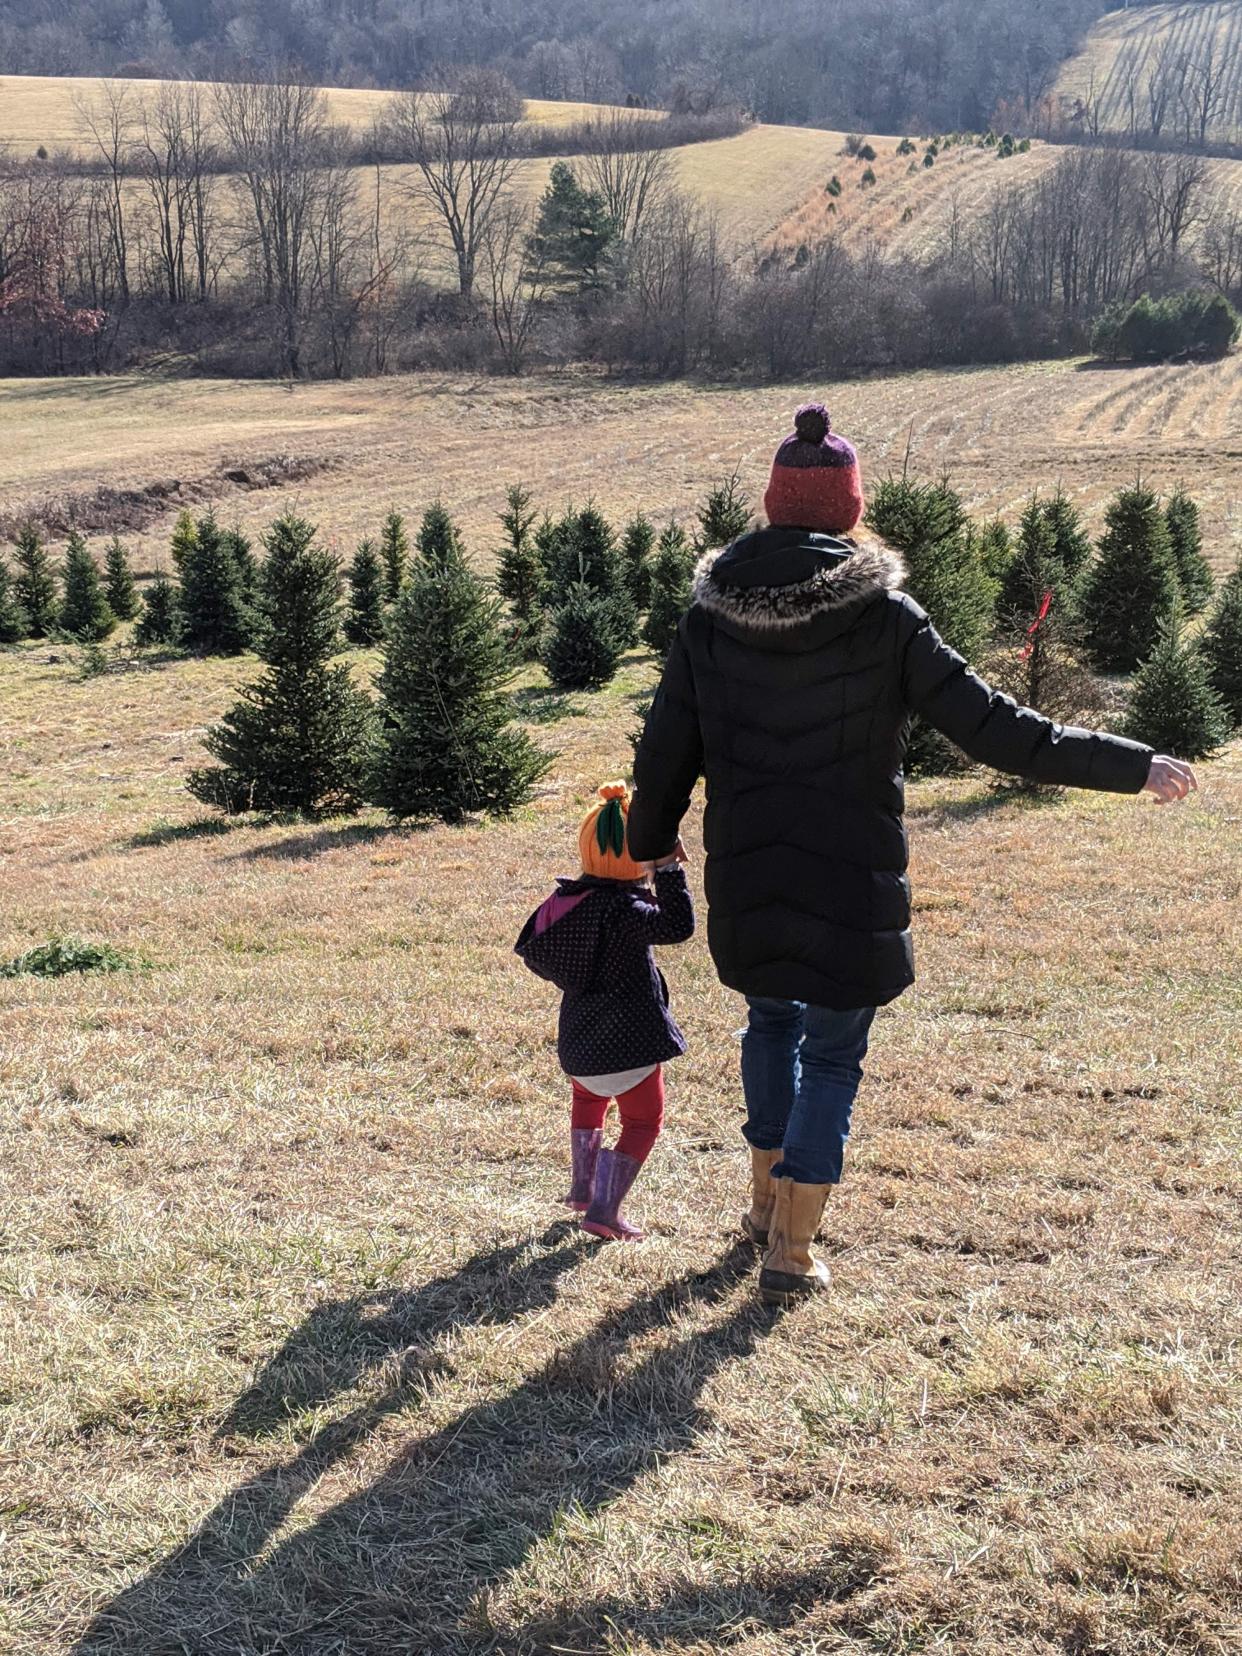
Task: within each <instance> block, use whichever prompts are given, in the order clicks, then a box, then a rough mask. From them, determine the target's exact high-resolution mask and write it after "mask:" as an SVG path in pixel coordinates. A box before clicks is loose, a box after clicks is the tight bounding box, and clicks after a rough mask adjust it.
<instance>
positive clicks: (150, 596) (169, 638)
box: [134, 570, 181, 648]
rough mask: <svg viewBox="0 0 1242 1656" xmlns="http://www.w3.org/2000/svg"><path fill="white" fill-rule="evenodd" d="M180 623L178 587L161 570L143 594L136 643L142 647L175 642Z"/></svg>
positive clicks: (136, 629) (135, 635) (136, 628)
mask: <svg viewBox="0 0 1242 1656" xmlns="http://www.w3.org/2000/svg"><path fill="white" fill-rule="evenodd" d="M180 624H181V623H180V617H179V615H178V613H177V592H176V588H175V587H174V586H173V584H172V582H171V581H170V580H169V579H168V576H167V575H165V574H164V571H163V570H160V572H159V574H158V575H157V576H156V577H155V579H154V580H153V581H152V582H151V585H150V586H149V587H148V588H147V590H146V593H145V594H144V596H143V600H142V614H141V615H140V616H139V617H138V625H137V626H136V627H135V628H134V643H135V644H137V645H138V646H139V647H140V648H146V647H147V646H149V645H152V644H175V643H176V642H177V637H178V632H179V628H180Z"/></svg>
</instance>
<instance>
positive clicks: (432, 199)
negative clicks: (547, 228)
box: [387, 72, 519, 299]
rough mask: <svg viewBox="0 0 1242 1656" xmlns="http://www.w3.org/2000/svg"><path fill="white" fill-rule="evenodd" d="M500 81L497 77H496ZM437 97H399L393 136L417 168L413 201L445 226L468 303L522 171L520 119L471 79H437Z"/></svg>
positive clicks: (393, 105) (390, 117) (392, 110)
mask: <svg viewBox="0 0 1242 1656" xmlns="http://www.w3.org/2000/svg"><path fill="white" fill-rule="evenodd" d="M490 79H494V77H489V80H490ZM437 81H438V83H439V84H438V86H437V89H436V90H434V91H425V92H402V93H398V94H397V96H396V97H394V98H393V99H392V100H391V102H390V103H389V105H388V110H387V129H388V132H389V134H390V135H391V137H392V138H393V139H395V141H396V142H397V144H398V145H399V146H400V152H401V153H402V154H403V155H404V156H405V157H406V159H407V160H409V161H410V162H411V163H412V165H413V167H414V174H413V178H412V181H411V183H410V185H409V192H410V195H411V197H412V198H413V199H414V200H415V201H416V202H417V203H419V204H420V205H422V206H423V207H425V208H426V209H428V210H429V211H430V213H431V214H432V216H433V218H435V219H436V220H438V221H439V223H441V224H442V225H443V226H444V229H445V231H446V232H447V235H448V239H449V242H450V243H451V245H452V249H453V256H454V258H455V260H456V263H457V282H458V288H459V290H460V293H461V296H462V298H463V299H469V298H470V296H471V294H472V293H473V291H474V280H475V272H476V270H477V267H478V262H479V253H480V249H481V248H482V245H483V242H484V240H485V238H486V237H487V235H488V232H489V227H490V225H491V222H492V219H493V218H494V217H495V215H496V213H497V212H498V211H499V209H500V204H501V202H502V201H503V200H504V197H505V195H506V192H507V189H508V186H509V184H510V183H511V182H512V179H513V175H514V172H515V171H516V168H517V165H518V159H519V157H518V145H517V126H518V116H517V115H515V113H514V111H513V108H512V107H511V106H509V107H498V105H497V102H496V99H495V96H494V87H492V86H491V85H489V86H488V87H487V88H486V89H483V88H481V87H480V86H479V84H478V77H477V76H476V75H473V74H471V73H469V72H467V73H457V74H446V75H442V76H437Z"/></svg>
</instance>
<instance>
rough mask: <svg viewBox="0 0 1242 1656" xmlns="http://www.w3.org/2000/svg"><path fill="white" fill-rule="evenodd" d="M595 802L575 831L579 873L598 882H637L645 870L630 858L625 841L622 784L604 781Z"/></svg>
mask: <svg viewBox="0 0 1242 1656" xmlns="http://www.w3.org/2000/svg"><path fill="white" fill-rule="evenodd" d="M598 800H599V802H598V804H596V805H594V806H592V808H591V809H590V810H589V811H588V812H587V815H586V818H585V820H584V821H583V824H582V827H581V828H580V829H579V830H578V851H579V853H580V855H581V857H582V872H583V873H584V874H593V875H594V876H595V877H596V879H600V880H641V879H642V878H643V875H644V874H645V872H646V870H645V869H643V868H642V867H640V866H639V864H638V863H636V862H635V861H634V859H633V857H631V856H630V853H629V848H628V846H627V845H626V839H625V831H626V827H627V824H628V821H629V815H630V790H629V789H628V788H627V787H626V785H625V783H624V782H606V783H605V784H604V786H603V787H602V788H600V790H599V794H598Z"/></svg>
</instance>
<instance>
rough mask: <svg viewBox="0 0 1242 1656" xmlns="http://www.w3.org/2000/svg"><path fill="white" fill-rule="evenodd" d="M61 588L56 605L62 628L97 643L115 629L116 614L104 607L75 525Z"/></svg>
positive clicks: (96, 573)
mask: <svg viewBox="0 0 1242 1656" xmlns="http://www.w3.org/2000/svg"><path fill="white" fill-rule="evenodd" d="M64 590H65V596H64V601H63V602H62V604H61V606H60V628H61V631H62V632H65V633H68V634H69V636H70V638H76V639H79V640H80V641H81V642H82V643H83V644H97V643H98V642H99V640H100V639H101V638H107V636H108V634H109V633H110V632H113V631H114V630H115V628H116V616H115V615H113V613H112V611H111V610H110V609H109V608H108V600H107V599H106V598H105V597H104V590H103V584H102V582H101V581H100V579H99V571H98V569H97V568H96V567H95V560H94V558H92V557H91V555H90V552H89V551H88V550H87V546H86V542H85V541H84V540H83V539H82V537H81V535H79V534H78V532H77V530H76V529H75V530H74V531H73V532H72V533H71V534H70V536H69V543H68V545H67V547H66V549H65V568H64Z"/></svg>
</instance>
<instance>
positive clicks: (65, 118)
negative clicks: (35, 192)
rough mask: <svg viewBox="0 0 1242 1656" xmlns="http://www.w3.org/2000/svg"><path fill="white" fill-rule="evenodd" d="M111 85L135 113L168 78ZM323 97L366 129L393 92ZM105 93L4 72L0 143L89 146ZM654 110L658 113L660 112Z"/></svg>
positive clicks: (67, 80) (560, 108) (534, 106)
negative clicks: (92, 120) (87, 117)
mask: <svg viewBox="0 0 1242 1656" xmlns="http://www.w3.org/2000/svg"><path fill="white" fill-rule="evenodd" d="M109 84H111V85H112V86H116V87H120V88H123V89H124V90H125V92H126V94H127V96H128V99H129V101H130V102H131V104H132V106H133V111H134V113H135V114H138V113H139V112H140V111H141V109H142V107H143V105H144V103H146V102H148V101H149V100H150V99H152V98H154V96H155V95H156V94H157V93H158V91H159V89H160V87H161V86H163V85H164V84H165V83H164V82H163V81H157V80H123V79H116V80H113V81H111V82H110V83H109ZM324 96H325V97H326V98H327V100H328V104H329V107H330V109H331V111H332V116H333V119H334V120H336V121H339V122H341V124H342V125H344V126H348V127H353V128H355V129H356V130H358V131H360V132H365V131H366V129H367V128H368V127H369V126H370V125H371V123H372V122H373V121H374V120H375V118H376V117H377V116H378V115H379V114H380V113H381V112H382V110H383V108H384V105H385V104H386V103H387V102H388V100H389V99H390V98H391V97H392V96H393V94H392V93H391V92H376V91H371V90H367V89H363V88H356V87H342V86H328V87H325V88H324ZM105 97H106V93H105V83H104V82H103V81H102V80H97V79H92V78H91V77H89V76H85V75H63V76H49V75H0V144H7V145H9V146H10V148H11V152H12V153H13V154H14V155H15V156H17V157H18V158H20V159H25V158H26V157H28V156H30V155H32V154H33V153H34V152H35V151H36V150H37V149H38V148H39V146H40V145H42V146H43V147H44V148H45V149H47V150H49V151H55V150H70V151H83V150H85V151H89V149H90V147H91V140H90V136H89V133H88V132H87V131H86V129H85V126H84V122H83V113H84V111H85V112H92V111H93V112H95V113H96V114H99V113H102V111H103V109H104V107H105ZM610 107H611V106H605V105H601V104H586V103H550V102H547V101H545V100H541V99H539V98H528V99H527V100H526V119H527V120H528V121H529V122H531V123H532V125H542V126H570V125H572V124H574V123H575V122H578V121H585V120H589V119H591V118H592V117H597V116H599V115H600V114H602V113H607V110H608V108H610ZM628 113H631V114H635V113H637V114H642V113H645V112H644V111H641V110H639V111H628ZM650 113H651V114H658V113H659V111H651V112H650Z"/></svg>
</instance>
